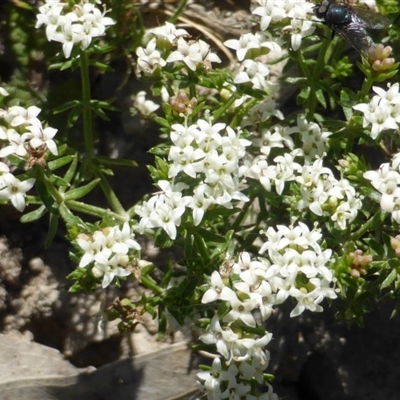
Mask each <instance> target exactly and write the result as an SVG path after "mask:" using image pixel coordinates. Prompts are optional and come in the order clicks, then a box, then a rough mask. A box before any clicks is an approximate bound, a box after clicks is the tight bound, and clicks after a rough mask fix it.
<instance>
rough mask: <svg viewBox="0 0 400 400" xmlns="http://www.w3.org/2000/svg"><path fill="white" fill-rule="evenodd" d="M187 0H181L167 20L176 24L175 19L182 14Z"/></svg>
mask: <svg viewBox="0 0 400 400" xmlns="http://www.w3.org/2000/svg"><path fill="white" fill-rule="evenodd" d="M187 1H188V0H181V2H180V4H179V6H178V8H177V9H176V11H175V13H174V15H173V16H172V17H171V18H170V19H169V22H171V24H176V21H177V20H178V18H179V15H181V14H182V11H183V9H184V8H185V7H186V4H187Z"/></svg>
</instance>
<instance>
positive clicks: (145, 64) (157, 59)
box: [136, 22, 221, 75]
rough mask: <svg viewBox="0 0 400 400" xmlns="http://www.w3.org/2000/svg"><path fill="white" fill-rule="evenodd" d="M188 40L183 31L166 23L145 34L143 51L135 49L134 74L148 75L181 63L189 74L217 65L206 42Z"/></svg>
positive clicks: (215, 56) (218, 60) (217, 58)
mask: <svg viewBox="0 0 400 400" xmlns="http://www.w3.org/2000/svg"><path fill="white" fill-rule="evenodd" d="M188 38H189V34H188V33H187V32H186V31H185V30H184V29H177V28H176V27H175V25H173V24H171V23H169V22H167V23H166V24H165V25H164V26H162V27H158V28H155V29H152V30H150V31H148V32H147V35H146V40H148V42H147V44H146V47H138V48H137V49H136V55H137V56H138V59H137V70H138V73H144V74H145V75H152V74H154V73H155V72H157V71H158V70H159V69H161V68H162V67H165V66H166V65H167V63H175V62H183V63H184V64H186V66H187V67H188V68H189V69H190V70H191V71H196V69H197V68H198V67H199V66H200V65H203V66H204V67H205V68H206V69H211V63H213V62H217V63H220V62H221V60H220V58H219V57H218V56H217V55H216V54H215V53H212V52H211V51H210V46H209V45H208V44H207V43H206V42H204V41H203V40H200V39H199V40H189V39H188ZM173 49H176V50H173Z"/></svg>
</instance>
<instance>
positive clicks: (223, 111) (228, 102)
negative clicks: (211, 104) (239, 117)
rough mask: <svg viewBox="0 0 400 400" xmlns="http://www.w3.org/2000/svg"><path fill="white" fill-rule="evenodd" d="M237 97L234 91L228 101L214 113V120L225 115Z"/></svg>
mask: <svg viewBox="0 0 400 400" xmlns="http://www.w3.org/2000/svg"><path fill="white" fill-rule="evenodd" d="M236 99H237V95H236V94H235V93H234V94H232V96H231V97H230V98H229V99H228V101H226V102H225V103H224V104H223V106H222V107H220V108H219V109H218V110H217V111H215V113H214V115H213V116H214V121H218V119H219V118H220V117H221V115H223V114H224V113H225V112H226V110H228V108H229V107H230V106H231V105H232V104H233V102H234V101H235V100H236Z"/></svg>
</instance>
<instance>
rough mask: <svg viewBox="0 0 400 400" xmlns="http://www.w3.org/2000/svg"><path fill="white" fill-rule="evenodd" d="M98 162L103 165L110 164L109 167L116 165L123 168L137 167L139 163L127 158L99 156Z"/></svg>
mask: <svg viewBox="0 0 400 400" xmlns="http://www.w3.org/2000/svg"><path fill="white" fill-rule="evenodd" d="M96 159H97V160H99V162H100V163H101V164H108V165H116V166H121V167H137V166H138V163H137V162H136V161H134V160H128V159H126V158H109V157H102V156H97V157H96Z"/></svg>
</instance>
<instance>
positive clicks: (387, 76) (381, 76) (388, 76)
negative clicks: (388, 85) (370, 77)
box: [375, 63, 399, 82]
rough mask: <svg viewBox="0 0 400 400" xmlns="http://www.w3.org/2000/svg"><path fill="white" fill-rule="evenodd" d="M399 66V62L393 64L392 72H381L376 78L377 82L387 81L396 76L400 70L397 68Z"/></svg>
mask: <svg viewBox="0 0 400 400" xmlns="http://www.w3.org/2000/svg"><path fill="white" fill-rule="evenodd" d="M398 67H399V63H396V64H394V65H393V66H392V68H394V70H393V71H390V72H386V73H380V74H379V75H378V76H377V77H376V78H375V82H385V81H387V80H389V79H391V78H393V77H394V76H396V75H397V74H398V73H399V71H398V70H397V68H398Z"/></svg>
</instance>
